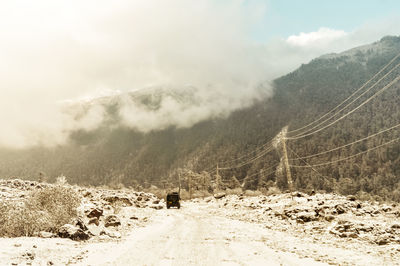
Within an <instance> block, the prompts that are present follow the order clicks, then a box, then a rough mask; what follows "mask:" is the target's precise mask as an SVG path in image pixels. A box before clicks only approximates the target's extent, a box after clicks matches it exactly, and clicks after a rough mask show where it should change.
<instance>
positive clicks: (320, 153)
mask: <svg viewBox="0 0 400 266" xmlns="http://www.w3.org/2000/svg"><path fill="white" fill-rule="evenodd" d="M397 127H400V124H397V125H395V126H392V127H390V128H387V129H384V130H381V131H379V132H377V133H375V134H372V135H370V136H367V137H365V138H362V139H358V140H356V141H353V142H351V143H347V144H345V145H343V146H340V147H336V148H333V149H330V150H328V151H323V152H319V153H315V154H311V155H308V156H303V157H299V158H296V159H289V160H290V161H294V160H299V159H301V160H303V159H308V158H312V157H316V156H319V155H322V154H327V153H330V152H333V151H337V150H339V149H342V148H345V147H348V146H351V145H353V144H356V143H358V142H361V141H364V140H367V139H370V138H372V137H376V136H378V135H380V134H383V133H385V132H388V131H390V130H392V129H395V128H397Z"/></svg>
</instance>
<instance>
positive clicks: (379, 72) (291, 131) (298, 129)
mask: <svg viewBox="0 0 400 266" xmlns="http://www.w3.org/2000/svg"><path fill="white" fill-rule="evenodd" d="M399 56H400V53H399V54H397V55H396V56H395V57H394V58H393V59H392V60H390V61H389V63H387V64H386V65H385V66H384V67H383V68H382V69H381V70H380V71H378V73H376V74H375V75H374V76H373V77H372V78H370V79H369V80H368V81H367V82H365V83H364V84H363V85H362V86H361V87H360V88H358V89H357V90H356V91H355V92H353V93H352V94H351V95H350V96H349V97H347V98H346V99H345V100H344V101H342V102H341V103H340V104H339V105H337V106H336V107H334V108H333V109H332V110H330V111H329V112H327V113H325V114H324V115H323V116H321V117H320V118H318V119H317V120H315V121H313V122H311V123H309V124H307V125H305V126H303V127H301V128H297V129H294V130H290V131H288V133H293V132H297V131H300V130H302V129H304V128H307V127H309V126H311V125H312V124H314V123H317V122H318V121H320V120H321V119H323V118H324V117H325V116H327V115H328V114H330V113H332V112H333V111H335V110H336V109H338V108H339V107H340V106H341V105H343V104H344V103H345V102H347V101H348V100H349V99H350V98H351V97H353V96H354V95H355V94H356V93H358V92H359V91H360V90H362V89H363V88H364V87H365V86H366V85H368V83H370V82H371V81H372V80H373V79H375V78H376V77H377V76H378V75H379V74H381V73H382V72H383V71H384V70H385V69H386V68H387V67H388V66H389V65H391V64H392V63H393V62H394V61H395V60H396V59H397V58H398V57H399Z"/></svg>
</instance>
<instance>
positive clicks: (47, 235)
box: [39, 231, 55, 238]
mask: <svg viewBox="0 0 400 266" xmlns="http://www.w3.org/2000/svg"><path fill="white" fill-rule="evenodd" d="M39 237H41V238H52V237H55V234H53V233H50V232H46V231H40V232H39Z"/></svg>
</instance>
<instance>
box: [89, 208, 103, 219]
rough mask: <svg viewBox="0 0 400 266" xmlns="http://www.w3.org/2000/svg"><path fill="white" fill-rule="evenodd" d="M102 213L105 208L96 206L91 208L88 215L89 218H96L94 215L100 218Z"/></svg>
mask: <svg viewBox="0 0 400 266" xmlns="http://www.w3.org/2000/svg"><path fill="white" fill-rule="evenodd" d="M102 215H103V210H102V209H100V208H94V209H91V210H90V211H89V213H88V214H87V215H86V216H87V217H88V218H94V217H95V218H100V216H102Z"/></svg>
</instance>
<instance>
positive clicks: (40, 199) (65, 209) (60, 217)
mask: <svg viewBox="0 0 400 266" xmlns="http://www.w3.org/2000/svg"><path fill="white" fill-rule="evenodd" d="M80 202H81V199H80V197H79V195H78V193H77V192H76V191H74V190H73V189H72V188H70V187H66V186H60V185H57V186H51V187H46V188H43V189H40V190H38V191H35V192H33V193H32V194H30V195H29V196H28V197H27V198H26V199H25V200H22V201H3V202H0V236H7V237H18V236H32V235H34V234H35V233H37V232H40V231H53V232H55V231H56V230H57V229H58V228H59V227H60V226H62V225H64V224H66V223H68V222H70V221H71V219H72V218H74V217H76V216H77V212H76V208H77V207H78V206H79V205H80Z"/></svg>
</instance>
